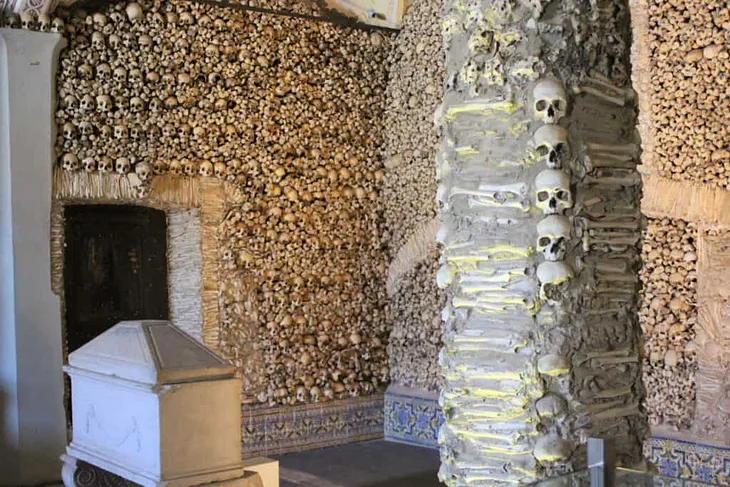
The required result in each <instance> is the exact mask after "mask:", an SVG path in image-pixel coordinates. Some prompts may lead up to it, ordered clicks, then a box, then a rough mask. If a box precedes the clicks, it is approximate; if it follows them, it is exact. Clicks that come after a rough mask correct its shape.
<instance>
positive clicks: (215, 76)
mask: <svg viewBox="0 0 730 487" xmlns="http://www.w3.org/2000/svg"><path fill="white" fill-rule="evenodd" d="M220 80H221V75H220V73H216V72H212V73H209V74H208V83H210V84H212V85H214V84H216V83H218V82H219V81H220Z"/></svg>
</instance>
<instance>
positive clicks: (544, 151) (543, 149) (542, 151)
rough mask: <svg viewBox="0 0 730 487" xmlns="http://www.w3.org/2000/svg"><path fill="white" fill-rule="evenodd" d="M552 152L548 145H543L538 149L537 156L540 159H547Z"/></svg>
mask: <svg viewBox="0 0 730 487" xmlns="http://www.w3.org/2000/svg"><path fill="white" fill-rule="evenodd" d="M549 152H550V149H549V148H548V146H546V145H541V146H539V147H538V148H537V155H538V156H540V157H545V156H546V155H548V153H549Z"/></svg>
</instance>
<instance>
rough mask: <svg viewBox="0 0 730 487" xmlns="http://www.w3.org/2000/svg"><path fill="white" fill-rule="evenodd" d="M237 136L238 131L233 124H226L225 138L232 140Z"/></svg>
mask: <svg viewBox="0 0 730 487" xmlns="http://www.w3.org/2000/svg"><path fill="white" fill-rule="evenodd" d="M237 138H238V131H237V130H236V127H234V126H233V125H226V140H227V141H228V142H234V141H235V140H236V139H237Z"/></svg>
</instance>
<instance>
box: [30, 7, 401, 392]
mask: <svg viewBox="0 0 730 487" xmlns="http://www.w3.org/2000/svg"><path fill="white" fill-rule="evenodd" d="M61 15H62V17H63V19H64V20H65V25H63V26H60V24H59V29H61V30H63V31H64V32H66V34H67V37H68V39H69V45H68V47H67V49H65V50H64V51H63V53H62V54H61V59H60V63H59V73H58V84H57V85H58V86H57V91H58V101H59V104H58V111H57V113H56V120H57V123H58V141H57V144H56V149H57V153H58V157H59V161H58V167H59V168H58V169H57V170H58V171H60V170H62V169H61V168H63V169H64V170H65V171H68V172H69V173H73V174H77V175H83V174H84V173H87V174H88V175H89V177H88V178H86V179H84V178H83V177H79V178H76V179H74V178H65V179H64V178H61V179H62V180H64V181H66V180H73V181H97V180H98V181H104V182H105V184H107V183H108V184H112V185H113V184H122V183H124V184H126V185H129V184H131V185H132V186H133V187H134V188H136V195H137V197H138V198H140V200H139V201H140V203H142V204H144V198H150V197H154V194H153V193H154V190H155V187H156V184H155V180H156V178H160V180H164V179H165V178H167V179H170V178H172V179H173V180H178V181H181V184H182V183H184V181H185V180H193V179H194V178H202V179H203V180H208V181H213V180H215V179H217V180H219V181H220V184H221V185H225V195H226V197H225V204H224V212H223V215H218V216H217V217H218V218H222V223H221V224H220V226H219V227H218V228H215V229H211V228H207V227H206V225H208V226H209V224H207V223H206V220H205V218H203V219H202V220H201V233H202V234H207V233H206V232H211V231H213V232H215V233H217V241H218V255H217V261H218V264H219V269H218V275H217V277H218V282H219V286H218V292H219V298H218V306H219V314H220V326H219V327H217V329H216V330H214V332H215V333H214V334H213V335H212V336H213V338H212V339H211V337H206V336H204V337H203V338H204V339H205V341H206V343H210V341H211V340H213V341H214V342H215V343H213V345H214V346H215V347H216V348H218V349H219V350H220V351H221V352H222V353H223V354H224V355H225V356H226V357H228V358H230V359H231V360H232V361H233V363H234V364H235V365H236V366H237V368H238V370H239V373H240V375H241V377H242V378H243V395H244V401H245V402H247V403H253V404H256V403H264V404H269V405H276V404H279V405H293V404H298V403H311V402H320V401H328V400H332V399H337V398H345V397H351V396H358V395H367V394H371V393H372V392H374V391H376V390H377V389H379V388H381V386H382V385H383V384H384V383H386V381H387V380H388V363H387V358H386V348H385V347H386V344H387V340H388V331H387V328H386V320H385V311H384V310H385V304H386V294H385V277H386V265H385V255H384V253H383V251H382V250H381V238H380V232H379V220H380V216H379V211H380V210H379V204H380V200H379V191H380V185H381V181H382V179H383V176H384V173H383V170H382V168H381V159H380V147H381V144H382V137H383V107H384V100H385V84H386V75H387V72H386V70H387V64H386V60H387V53H388V44H389V39H388V37H387V36H386V35H384V34H381V33H378V32H375V31H364V30H355V29H349V28H343V27H341V26H337V25H333V24H330V23H326V22H312V21H307V20H303V19H298V18H291V17H286V16H280V15H270V14H263V13H257V12H250V11H241V10H237V9H232V8H222V7H214V6H210V5H206V4H200V3H192V2H183V1H171V2H142V3H140V4H137V3H130V4H126V5H125V4H123V3H119V4H114V5H111V6H108V7H105V8H104V9H102V10H100V11H98V12H82V11H78V10H76V11H72V12H69V13H65V14H64V13H63V12H61ZM29 27H32V26H29ZM91 175H95V176H94V177H91ZM74 184H76V183H74ZM182 186H184V184H182ZM75 192H76V193H78V194H76V193H75ZM85 192H86V188H83V187H78V188H77V187H76V186H74V187H70V188H66V190H65V194H72V195H73V194H76V196H77V197H82V196H83V195H84V194H85ZM151 192H152V194H151ZM110 196H111V195H110ZM202 198H205V194H203V196H202Z"/></svg>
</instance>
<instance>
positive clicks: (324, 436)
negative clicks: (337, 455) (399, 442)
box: [242, 393, 383, 458]
mask: <svg viewBox="0 0 730 487" xmlns="http://www.w3.org/2000/svg"><path fill="white" fill-rule="evenodd" d="M242 414H243V418H242V433H243V446H242V450H243V457H244V458H251V457H257V456H268V455H280V454H282V453H288V452H293V451H304V450H311V449H314V448H323V447H326V446H334V445H341V444H344V443H353V442H356V441H365V440H374V439H378V438H382V437H383V394H382V393H379V394H373V395H370V396H366V397H357V398H352V399H345V400H341V401H332V402H325V403H319V404H306V405H301V406H285V407H276V408H251V407H243V408H242Z"/></svg>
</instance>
